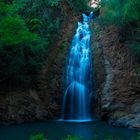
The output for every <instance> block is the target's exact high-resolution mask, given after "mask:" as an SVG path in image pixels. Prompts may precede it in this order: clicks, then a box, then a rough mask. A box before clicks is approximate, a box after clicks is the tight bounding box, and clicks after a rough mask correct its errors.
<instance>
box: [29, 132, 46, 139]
mask: <svg viewBox="0 0 140 140" xmlns="http://www.w3.org/2000/svg"><path fill="white" fill-rule="evenodd" d="M29 140H47V139H46V138H45V136H44V134H41V133H39V134H36V135H32V136H30V138H29Z"/></svg>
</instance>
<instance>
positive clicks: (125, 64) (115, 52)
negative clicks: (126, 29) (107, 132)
mask: <svg viewBox="0 0 140 140" xmlns="http://www.w3.org/2000/svg"><path fill="white" fill-rule="evenodd" d="M100 35H101V36H100V37H99V39H100V42H101V46H102V47H101V49H100V50H102V55H103V59H102V58H100V59H102V60H101V61H104V69H105V71H104V72H105V73H104V74H105V79H104V82H101V83H100V89H99V92H96V94H97V95H98V97H99V99H98V100H99V102H98V104H99V109H100V111H99V113H100V116H101V118H102V119H106V120H109V122H110V123H111V124H113V125H119V126H120V125H121V126H126V127H131V128H136V129H140V77H139V74H138V68H139V67H140V65H139V64H137V63H136V62H135V61H134V60H133V58H132V56H131V54H130V52H129V50H128V48H127V46H125V44H122V43H120V42H119V32H118V30H117V28H116V27H114V26H110V27H106V28H105V29H103V30H102V32H101V33H100ZM93 47H94V46H93ZM98 49H99V47H98ZM94 53H97V54H98V52H94ZM97 54H96V55H97ZM96 63H97V62H96V59H95V66H94V67H96V65H98V64H96ZM99 65H101V64H100V63H99ZM98 67H99V66H98ZM101 73H102V71H100V69H98V70H96V72H95V77H98V78H96V80H98V79H100V78H99V77H100V75H101ZM101 79H102V78H101ZM100 81H101V80H100ZM96 88H97V89H98V87H96Z"/></svg>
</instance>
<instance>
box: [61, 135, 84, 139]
mask: <svg viewBox="0 0 140 140" xmlns="http://www.w3.org/2000/svg"><path fill="white" fill-rule="evenodd" d="M62 140H83V139H82V137H77V136H72V135H68V136H67V137H65V138H63V139H62Z"/></svg>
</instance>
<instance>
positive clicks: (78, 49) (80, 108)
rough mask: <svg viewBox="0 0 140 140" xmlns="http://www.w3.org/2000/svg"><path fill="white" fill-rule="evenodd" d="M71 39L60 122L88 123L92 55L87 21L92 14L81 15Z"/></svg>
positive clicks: (89, 117)
mask: <svg viewBox="0 0 140 140" xmlns="http://www.w3.org/2000/svg"><path fill="white" fill-rule="evenodd" d="M82 16H83V20H82V21H81V22H78V27H77V29H76V33H75V35H74V37H73V39H72V43H71V46H70V53H69V57H68V63H67V72H66V90H65V95H64V99H63V105H62V116H61V120H67V121H74V122H75V121H78V122H80V121H81V122H84V121H90V120H91V115H90V97H91V94H92V54H91V31H90V28H89V21H90V19H91V16H92V13H91V14H90V15H89V16H87V15H86V14H84V13H83V14H82Z"/></svg>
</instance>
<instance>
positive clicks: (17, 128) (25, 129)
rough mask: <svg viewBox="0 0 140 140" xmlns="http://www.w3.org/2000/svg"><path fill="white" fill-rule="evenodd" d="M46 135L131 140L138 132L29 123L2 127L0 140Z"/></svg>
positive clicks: (105, 126) (59, 139)
mask: <svg viewBox="0 0 140 140" xmlns="http://www.w3.org/2000/svg"><path fill="white" fill-rule="evenodd" d="M39 132H40V133H44V134H45V135H46V136H47V138H48V139H49V140H62V138H63V137H65V136H67V135H76V136H81V137H83V140H93V138H95V137H97V136H98V137H99V139H98V140H104V137H106V136H112V137H113V138H114V139H113V140H115V137H121V138H123V140H130V139H131V138H132V137H135V135H136V132H135V131H133V130H129V129H126V128H118V127H113V126H110V125H108V124H107V123H105V122H100V121H94V122H85V123H83V122H82V123H70V122H57V121H48V122H42V123H27V124H20V125H10V126H2V125H0V140H29V136H30V135H31V134H36V133H39Z"/></svg>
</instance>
